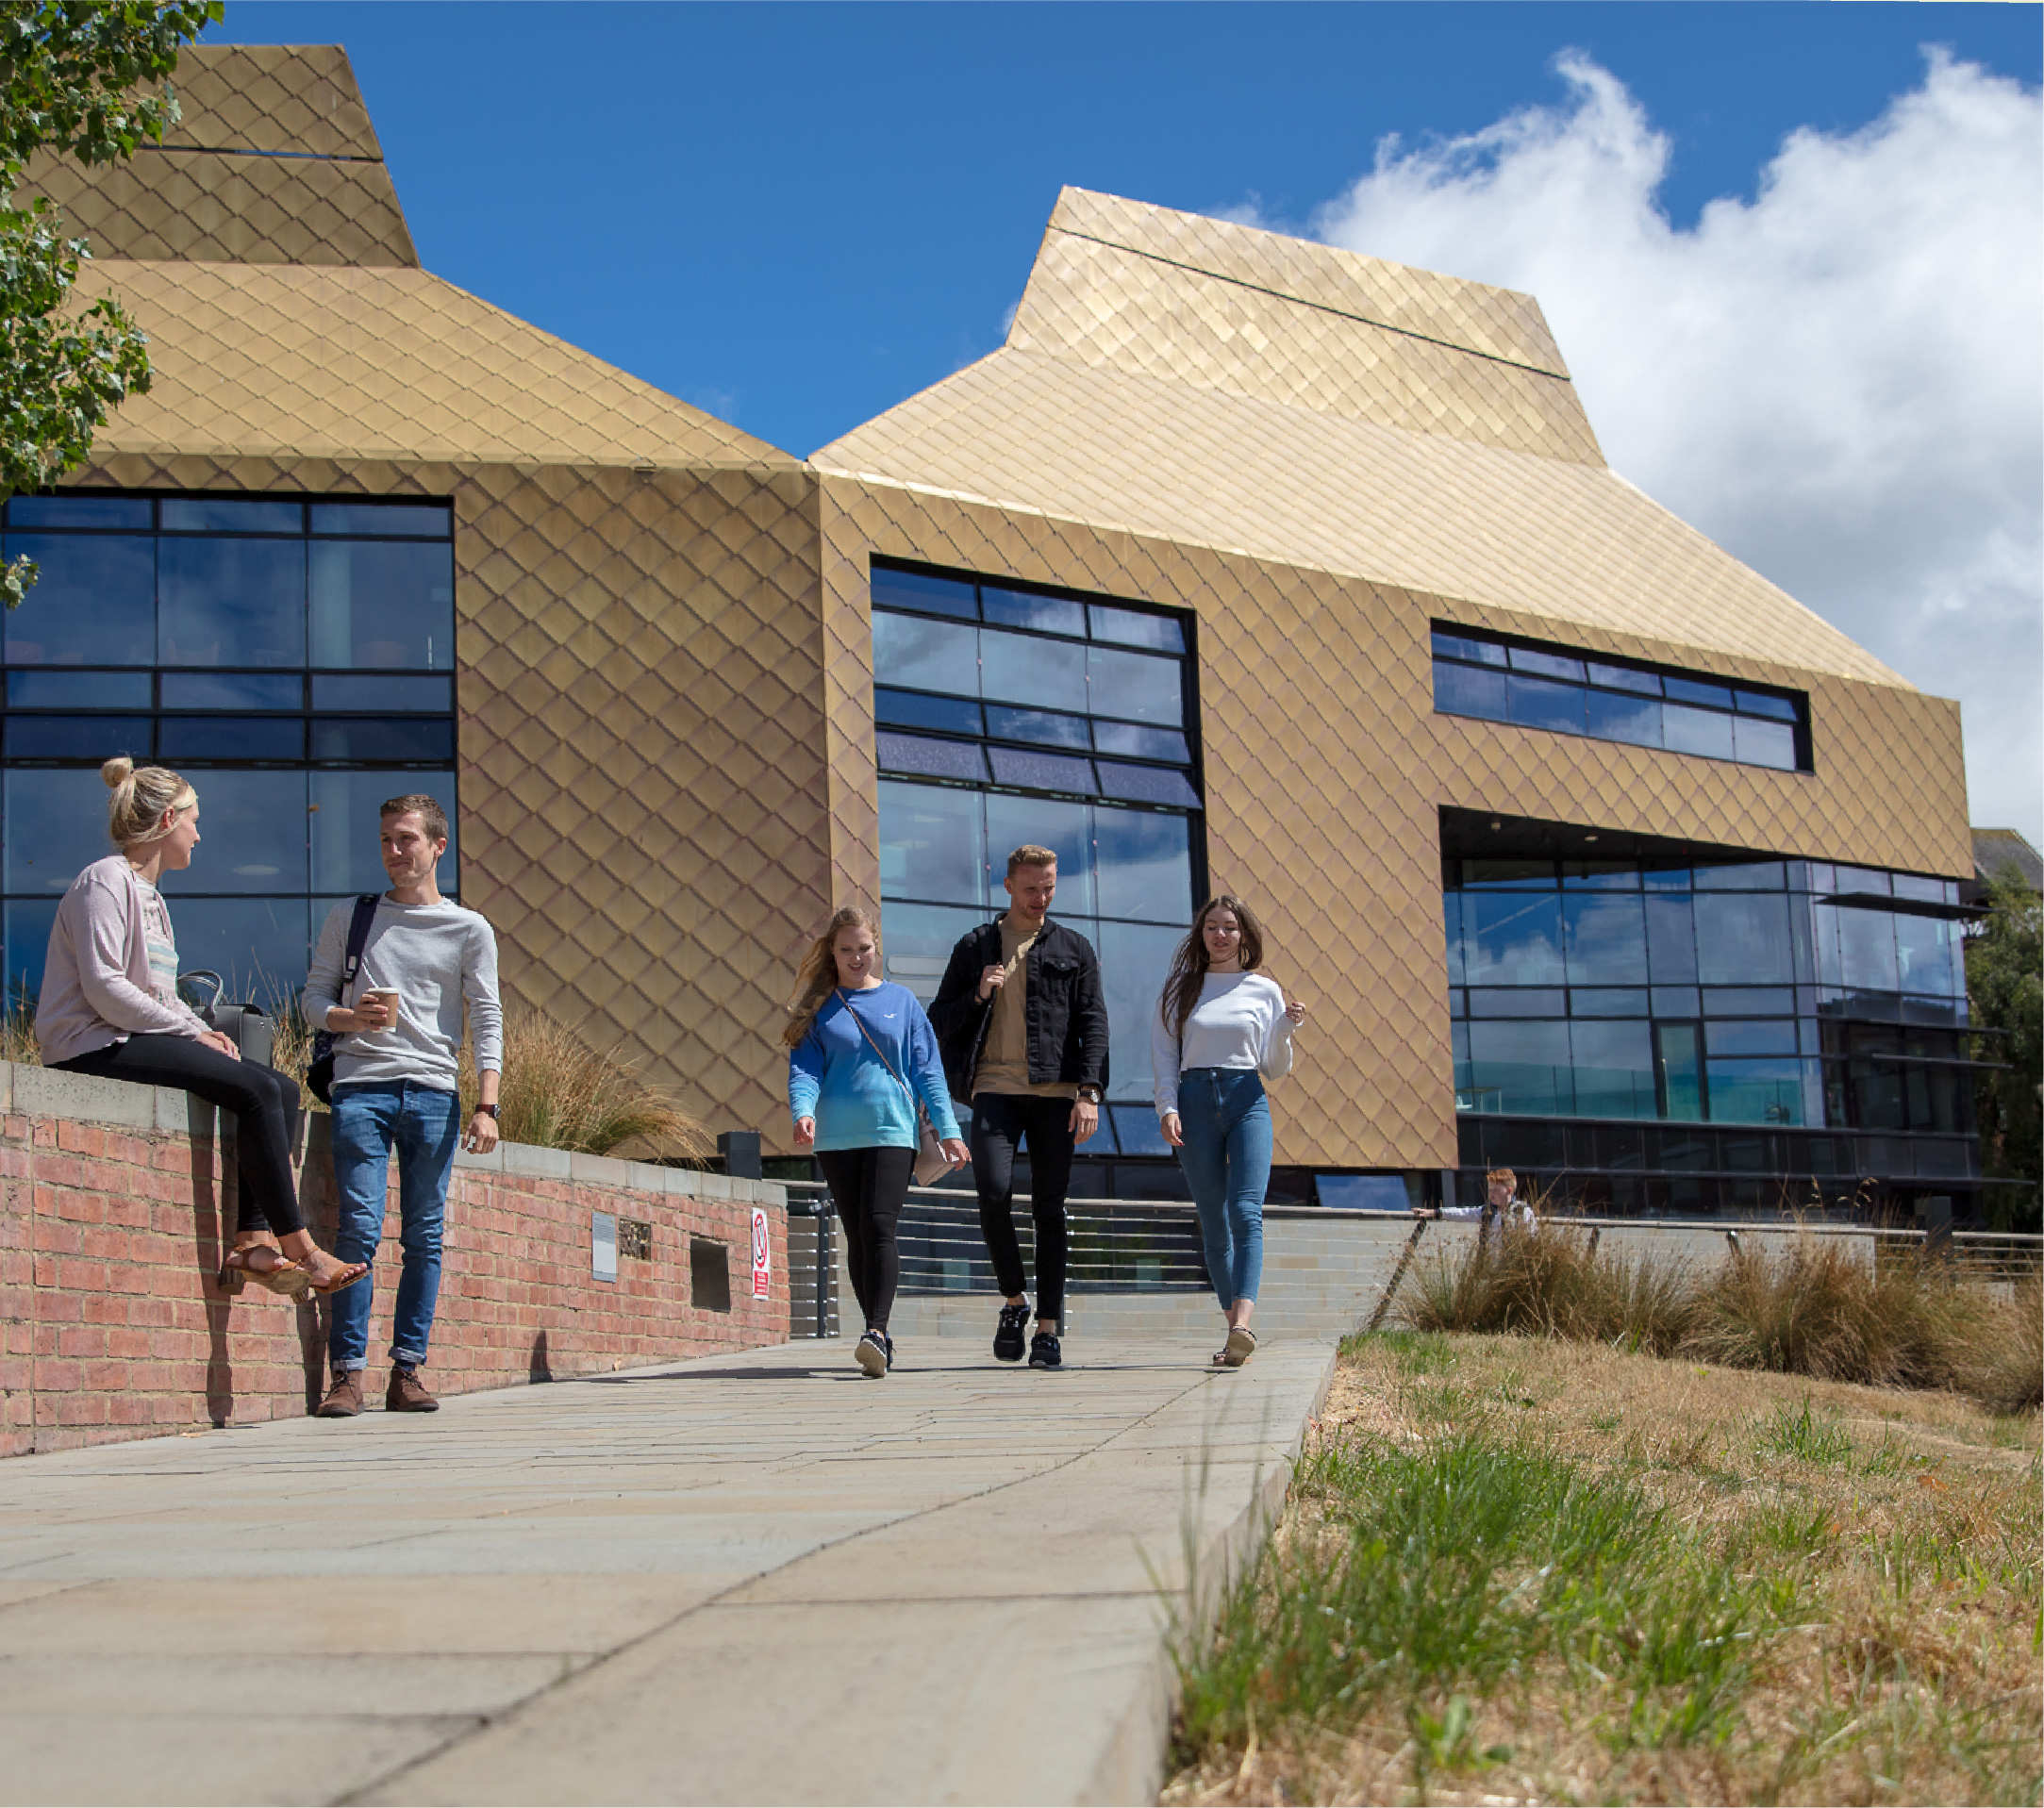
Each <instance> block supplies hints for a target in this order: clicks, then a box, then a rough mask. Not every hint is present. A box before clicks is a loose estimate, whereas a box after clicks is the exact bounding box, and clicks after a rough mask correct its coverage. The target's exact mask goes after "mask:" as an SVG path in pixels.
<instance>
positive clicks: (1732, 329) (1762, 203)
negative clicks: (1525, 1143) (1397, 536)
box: [1316, 51, 2044, 841]
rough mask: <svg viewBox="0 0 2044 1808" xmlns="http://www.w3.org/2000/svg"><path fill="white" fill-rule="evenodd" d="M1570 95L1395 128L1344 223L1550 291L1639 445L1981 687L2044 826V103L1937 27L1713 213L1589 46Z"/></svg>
mask: <svg viewBox="0 0 2044 1808" xmlns="http://www.w3.org/2000/svg"><path fill="white" fill-rule="evenodd" d="M1556 66H1557V68H1558V69H1559V71H1560V73H1561V75H1563V77H1564V78H1565V79H1566V81H1567V82H1568V84H1569V88H1570V95H1569V98H1568V101H1567V103H1566V104H1565V105H1564V106H1562V107H1560V108H1530V109H1528V110H1526V111H1523V112H1519V113H1515V114H1513V115H1511V116H1510V117H1508V118H1506V119H1504V120H1501V121H1499V122H1498V123H1497V124H1494V125H1491V126H1488V127H1487V128H1486V129H1484V130H1483V131H1481V132H1477V133H1474V134H1471V135H1470V136H1468V137H1465V138H1457V139H1452V140H1446V141H1438V142H1430V143H1426V144H1423V145H1420V146H1417V147H1408V146H1406V145H1404V144H1403V143H1401V142H1400V141H1398V140H1397V139H1395V138H1392V139H1386V140H1385V141H1382V142H1381V143H1380V144H1379V145H1378V147H1377V155H1376V161H1375V166H1374V168H1373V169H1372V170H1371V173H1370V174H1367V175H1365V176H1363V177H1361V178H1360V179H1359V180H1358V181H1357V182H1356V183H1355V185H1354V187H1353V188H1352V189H1350V190H1349V191H1348V192H1347V193H1345V194H1343V195H1342V196H1340V197H1339V198H1338V200H1336V201H1334V202H1332V203H1330V204H1329V205H1328V206H1327V207H1324V208H1322V209H1321V212H1320V214H1319V215H1318V216H1317V219H1316V229H1317V230H1318V231H1319V232H1320V233H1321V236H1322V237H1323V238H1325V239H1326V240H1327V241H1329V242H1331V243H1335V244H1338V245H1343V246H1346V247H1348V248H1349V249H1351V250H1354V251H1361V252H1366V253H1368V254H1370V255H1371V256H1372V257H1388V258H1390V259H1393V260H1394V261H1396V262H1400V263H1408V264H1419V265H1421V266H1424V267H1426V268H1428V269H1434V270H1441V271H1447V272H1451V273H1453V274H1455V275H1458V276H1469V277H1473V278H1476V279H1478V280H1481V281H1485V282H1492V283H1499V284H1503V285H1504V286H1506V287H1509V288H1512V289H1521V290H1531V291H1532V292H1533V293H1534V294H1535V295H1537V297H1538V298H1539V302H1540V306H1541V307H1542V309H1543V310H1544V311H1545V313H1546V315H1547V318H1548V322H1549V324H1550V325H1552V326H1553V328H1554V334H1555V337H1556V338H1557V339H1558V340H1559V341H1560V343H1561V348H1562V352H1563V355H1564V356H1565V357H1567V358H1568V360H1569V363H1570V370H1571V371H1572V372H1573V373H1574V376H1575V380H1576V386H1577V389H1578V390H1579V391H1580V393H1581V394H1582V397H1583V401H1584V404H1585V406H1587V408H1588V410H1589V416H1590V421H1591V423H1592V424H1593V425H1594V426H1595V427H1596V429H1597V432H1598V436H1599V438H1600V440H1602V442H1603V445H1604V453H1605V456H1607V457H1608V458H1609V459H1610V461H1611V464H1612V467H1613V468H1614V469H1615V470H1617V471H1620V472H1621V473H1624V475H1625V476H1627V477H1628V478H1630V479H1631V480H1632V481H1633V482H1635V483H1637V484H1638V485H1639V487H1640V488H1641V489H1645V490H1646V491H1647V492H1648V493H1649V494H1651V495H1653V496H1654V497H1655V498H1657V499H1658V500H1659V501H1661V502H1663V503H1665V504H1666V505H1667V506H1669V507H1670V508H1672V509H1674V510H1675V512H1676V513H1678V514H1679V515H1681V516H1683V517H1684V518H1685V519H1686V520H1687V521H1689V522H1693V523H1695V524H1696V525H1697V526H1698V527H1701V528H1702V529H1703V531H1704V532H1705V533H1707V534H1709V535H1710V536H1711V537H1712V538H1713V539H1717V540H1718V541H1719V542H1720V544H1722V545H1723V546H1725V547H1727V548H1728V549H1729V550H1730V551H1732V552H1733V553H1735V554H1737V556H1739V557H1740V558H1743V559H1744V560H1745V561H1746V562H1747V563H1748V564H1750V565H1753V567H1755V568H1756V569H1757V570H1759V571H1760V572H1764V573H1765V574H1766V575H1767V576H1769V577H1770V578H1772V579H1773V580H1774V581H1775V582H1776V583H1778V584H1780V585H1781V586H1782V587H1783V589H1786V590H1787V591H1788V592H1789V593H1790V594H1791V595H1793V596H1796V597H1798V598H1799V599H1801V600H1802V601H1803V602H1804V603H1806V604H1808V605H1810V606H1811V607H1812V608H1814V609H1816V610H1817V611H1818V612H1819V613H1820V614H1821V615H1823V616H1824V617H1825V618H1826V619H1828V620H1829V621H1831V622H1835V623H1836V625H1837V626H1838V627H1840V628H1842V629H1843V630H1844V631H1845V632H1846V633H1848V634H1850V635H1851V636H1853V639H1856V640H1858V641H1859V642H1860V643H1861V644H1862V645H1863V646H1865V647H1867V648H1868V649H1869V650H1870V652H1872V653H1873V654H1874V655H1876V656H1878V657H1879V658H1881V659H1883V660H1885V661H1886V663H1887V664H1889V665H1890V666H1892V667H1894V668H1895V670H1897V671H1898V672H1902V673H1903V676H1905V677H1906V678H1908V679H1909V680H1910V682H1911V683H1913V684H1916V685H1918V686H1919V687H1920V688H1923V689H1925V690H1928V691H1932V692H1935V693H1936V694H1938V695H1941V696H1948V697H1956V698H1958V699H1959V700H1960V702H1961V704H1962V705H1963V707H1964V712H1965V724H1966V738H1967V771H1968V780H1969V788H1970V791H1971V808H1972V820H1973V821H1976V822H1980V823H1983V824H1993V825H2005V826H2012V827H2016V828H2019V829H2021V830H2022V831H2023V832H2024V833H2025V834H2026V835H2028V836H2029V837H2030V838H2032V840H2034V841H2035V840H2039V839H2040V838H2044V749H2040V741H2039V734H2038V718H2039V714H2040V692H2044V543H2040V542H2044V531H2040V498H2044V371H2040V360H2044V259H2040V246H2044V176H2040V171H2044V108H2040V105H2039V99H2038V96H2037V95H2036V93H2033V92H2030V91H2026V90H2025V89H2024V88H2022V87H2021V86H2020V85H2019V84H2018V83H2016V82H2013V81H2008V80H2005V79H2002V78H2001V77H1999V76H1996V75H1991V74H1989V73H1987V72H1986V71H1985V70H1983V69H1981V68H1980V67H1978V66H1977V65H1973V64H1969V63H1961V62H1955V61H1953V60H1952V59H1951V58H1949V57H1947V56H1945V55H1944V54H1942V53H1940V52H1936V51H1932V52H1930V53H1929V54H1928V58H1927V66H1926V69H1925V73H1924V78H1923V81H1922V84H1921V86H1919V87H1918V88H1915V89H1913V90H1911V91H1909V92H1907V93H1905V94H1902V95H1899V96H1897V97H1896V98H1895V100H1894V101H1893V102H1892V103H1891V104H1890V105H1889V107H1888V108H1887V110H1886V112H1885V113H1884V114H1883V115H1882V117H1881V118H1880V119H1878V120H1876V121H1875V122H1874V123H1873V124H1870V125H1869V126H1867V127H1865V128H1864V129H1863V130H1861V131H1858V132H1854V133H1851V134H1844V135H1838V136H1830V135H1826V134H1824V133H1821V132H1817V131H1813V130H1809V129H1803V130H1800V131H1797V132H1795V133H1793V134H1792V135H1791V136H1790V137H1789V138H1788V139H1787V140H1786V141H1785V142H1784V143H1783V145H1782V147H1781V149H1780V151H1779V152H1778V153H1777V154H1776V156H1775V157H1774V158H1773V159H1772V160H1771V161H1770V163H1769V164H1768V165H1767V167H1766V168H1765V170H1763V171H1762V172H1761V176H1760V182H1759V186H1758V191H1757V193H1756V196H1755V198H1754V199H1753V201H1751V202H1747V201H1743V200H1739V199H1736V198H1733V199H1721V200H1718V201H1713V202H1712V203H1710V204H1709V206H1707V207H1705V208H1704V209H1703V213H1702V215H1701V217H1700V218H1699V220H1698V222H1697V224H1696V225H1695V227H1694V228H1693V229H1677V228H1676V227H1674V226H1672V225H1671V224H1670V222H1669V220H1668V218H1667V216H1666V214H1665V213H1663V212H1662V210H1661V208H1660V207H1659V205H1658V200H1657V197H1658V194H1659V191H1660V189H1661V185H1662V182H1663V180H1664V178H1665V176H1666V174H1667V173H1668V167H1669V158H1670V143H1669V141H1668V140H1667V138H1666V137H1664V136H1662V135H1661V134H1659V133H1657V132H1655V131H1654V130H1653V127H1652V125H1651V124H1650V123H1649V121H1648V119H1647V117H1646V115H1645V113H1644V111H1643V110H1642V108H1640V106H1639V105H1638V103H1637V101H1636V100H1635V99H1634V98H1633V96H1632V95H1631V94H1630V93H1629V92H1628V91H1627V90H1626V88H1625V86H1624V84H1623V83H1621V82H1620V81H1619V80H1618V78H1617V77H1615V76H1613V75H1610V74H1609V73H1608V72H1607V71H1605V70H1604V69H1601V68H1599V67H1598V66H1597V65H1596V64H1595V63H1593V62H1590V61H1589V60H1588V59H1587V58H1584V57H1582V56H1580V55H1577V54H1570V55H1566V56H1564V57H1563V58H1560V59H1559V60H1558V62H1557V65H1556Z"/></svg>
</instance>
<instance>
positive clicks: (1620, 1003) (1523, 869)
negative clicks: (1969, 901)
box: [1443, 855, 1966, 1133]
mask: <svg viewBox="0 0 2044 1808" xmlns="http://www.w3.org/2000/svg"><path fill="white" fill-rule="evenodd" d="M1443 903H1444V916H1445V920H1446V925H1447V943H1448V947H1447V969H1448V983H1449V988H1450V989H1449V998H1450V1003H1451V1009H1452V1012H1453V1015H1454V1019H1455V1026H1454V1027H1455V1038H1454V1040H1455V1089H1456V1099H1457V1104H1458V1107H1459V1108H1460V1109H1461V1110H1464V1111H1471V1112H1501V1113H1516V1114H1521V1115H1523V1114H1529V1113H1530V1114H1537V1115H1548V1114H1553V1115H1559V1116H1574V1117H1582V1118H1605V1119H1640V1118H1661V1119H1665V1120H1670V1121H1675V1122H1681V1121H1700V1120H1709V1121H1713V1122H1720V1123H1753V1124H1786V1125H1825V1124H1829V1125H1835V1126H1841V1127H1853V1128H1883V1129H1905V1130H1937V1131H1943V1132H1947V1133H1951V1132H1956V1131H1963V1130H1964V1129H1965V1128H1966V1125H1965V1122H1964V1117H1965V1109H1964V1103H1963V1100H1964V1093H1965V1088H1964V1086H1963V1085H1962V1084H1961V1080H1962V1077H1963V1073H1964V1070H1965V1067H1966V1062H1965V1059H1964V1057H1965V1053H1966V1051H1965V1049H1964V1047H1963V1046H1962V1044H1963V1040H1964V1037H1963V1027H1964V1025H1965V1022H1966V1003H1965V997H1966V976H1965V964H1964V961H1963V959H1962V957H1961V954H1960V950H1959V944H1958V925H1959V920H1960V919H1961V918H1962V917H1963V916H1964V914H1965V912H1964V909H1963V907H1962V906H1961V905H1960V904H1959V903H1958V894H1957V888H1956V887H1955V885H1953V883H1952V882H1950V881H1947V880H1941V879H1926V878H1922V877H1920V876H1919V875H1913V874H1907V873H1886V872H1878V873H1877V872H1870V871H1865V870H1860V869H1851V870H1848V869H1834V868H1832V867H1829V866H1825V865H1821V864H1818V863H1815V862H1804V861H1793V860H1791V861H1783V860H1753V859H1743V858H1739V857H1737V856H1713V857H1708V858H1706V857H1703V856H1701V855H1699V856H1698V857H1696V858H1695V859H1693V860H1691V861H1690V862H1688V863H1687V864H1676V863H1674V862H1672V861H1646V862H1641V861H1600V862H1579V861H1554V860H1546V859H1533V860H1517V859H1455V860H1451V861H1450V862H1449V864H1448V875H1447V889H1446V893H1445V897H1444V900H1443ZM1887 1025H1893V1026H1896V1027H1894V1028H1892V1029H1891V1028H1887V1027H1886V1026H1887Z"/></svg>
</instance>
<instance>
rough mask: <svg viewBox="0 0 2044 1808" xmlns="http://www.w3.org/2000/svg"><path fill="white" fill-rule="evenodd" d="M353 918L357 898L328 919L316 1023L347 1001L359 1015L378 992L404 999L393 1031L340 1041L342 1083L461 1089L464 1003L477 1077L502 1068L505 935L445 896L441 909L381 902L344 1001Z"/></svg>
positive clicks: (311, 997)
mask: <svg viewBox="0 0 2044 1808" xmlns="http://www.w3.org/2000/svg"><path fill="white" fill-rule="evenodd" d="M354 915H355V901H354V900H353V899H352V898H351V899H349V900H348V901H347V902H346V903H345V904H336V905H335V906H334V907H333V909H332V910H330V911H329V912H328V913H327V916H326V922H325V925H324V927H323V928H322V929H321V930H320V940H319V946H318V947H317V948H316V949H315V950H314V951H313V954H312V967H311V970H310V971H309V972H308V973H307V976H306V989H305V1007H306V1018H307V1021H308V1022H310V1023H311V1025H312V1027H313V1028H314V1029H324V1027H325V1024H326V1013H327V1012H328V1011H330V1010H333V1009H334V1008H335V1007H336V1006H338V1005H342V1004H345V1005H347V1006H348V1007H349V1008H350V1009H353V1008H354V1006H355V1005H356V1004H357V1003H359V1002H360V999H361V995H362V993H363V992H364V991H365V990H367V989H368V988H369V987H372V986H384V987H394V988H395V989H396V991H397V992H398V994H399V997H400V1001H401V1002H400V1004H399V1008H398V1018H397V1021H396V1022H395V1023H394V1024H392V1025H391V1027H390V1028H389V1029H385V1030H374V1031H358V1032H357V1033H355V1034H353V1035H348V1036H341V1037H336V1039H335V1042H334V1084H335V1086H377V1085H390V1084H392V1083H394V1082H396V1081H399V1080H410V1081H413V1082H415V1083H416V1084H418V1085H420V1086H428V1087H430V1088H432V1089H433V1090H434V1091H436V1092H453V1091H456V1090H457V1072H458V1069H457V1062H458V1060H459V1058H460V1053H461V1011H462V1006H463V1005H464V1004H466V1005H467V1006H468V1017H469V1025H470V1027H471V1028H472V1029H473V1030H474V1032H475V1070H476V1071H477V1072H478V1073H482V1072H490V1071H495V1072H501V1071H502V1070H503V1068H504V1010H503V1007H502V1005H501V1004H499V1003H498V999H497V937H496V934H495V932H494V931H493V930H491V928H490V925H489V923H488V922H486V921H484V920H483V918H482V917H480V916H479V915H477V914H476V912H474V911H473V910H464V909H463V908H462V907H461V906H460V905H459V904H454V903H452V902H450V901H449V900H447V899H444V898H443V899H441V900H440V903H439V904H392V903H391V900H390V899H388V898H382V899H379V900H378V901H377V904H376V916H375V921H374V922H372V923H371V924H370V926H369V941H368V943H367V945H366V946H365V947H364V948H363V950H362V964H361V966H360V967H359V968H357V970H356V974H355V983H354V984H353V985H352V986H350V987H347V994H348V995H347V996H346V997H345V998H343V997H342V996H341V963H342V962H343V960H344V959H345V958H346V956H347V952H348V923H349V921H350V919H352V918H353V916H354Z"/></svg>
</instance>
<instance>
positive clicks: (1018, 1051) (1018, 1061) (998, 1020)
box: [972, 917, 1079, 1099]
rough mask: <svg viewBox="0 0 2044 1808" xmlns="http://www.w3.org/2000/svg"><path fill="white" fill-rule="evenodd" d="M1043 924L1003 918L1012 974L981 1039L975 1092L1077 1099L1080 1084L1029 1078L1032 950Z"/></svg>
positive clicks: (1005, 963)
mask: <svg viewBox="0 0 2044 1808" xmlns="http://www.w3.org/2000/svg"><path fill="white" fill-rule="evenodd" d="M1042 933H1043V932H1042V930H1040V929H1031V930H1022V929H1018V928H1016V927H1015V924H1014V922H1013V921H1012V920H1010V919H1009V918H1006V917H1003V918H1002V919H1001V967H1002V970H1003V971H1005V973H1006V974H1007V979H1006V980H1005V983H1004V984H1003V985H1002V987H1001V989H1000V990H999V991H997V992H995V993H994V995H993V1018H992V1020H991V1021H990V1022H989V1024H988V1025H987V1039H986V1041H985V1042H983V1043H981V1044H980V1050H979V1068H978V1070H977V1071H976V1072H975V1073H974V1074H973V1076H972V1090H973V1091H974V1092H1005V1093H1009V1094H1016V1093H1020V1094H1022V1095H1023V1096H1025V1097H1028V1098H1032V1099H1076V1098H1077V1097H1078V1096H1079V1089H1078V1087H1077V1086H1072V1085H1069V1084H1064V1083H1061V1082H1059V1081H1056V1080H1045V1081H1042V1082H1040V1083H1039V1084H1038V1085H1035V1086H1032V1085H1030V1083H1029V951H1030V949H1032V948H1034V947H1035V946H1036V942H1037V937H1039V936H1040V935H1041V934H1042Z"/></svg>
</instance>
